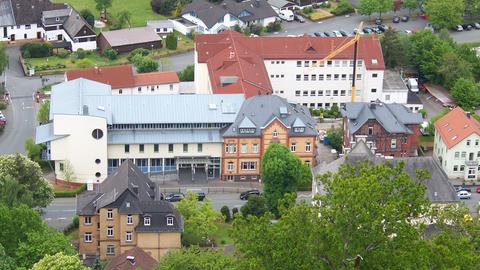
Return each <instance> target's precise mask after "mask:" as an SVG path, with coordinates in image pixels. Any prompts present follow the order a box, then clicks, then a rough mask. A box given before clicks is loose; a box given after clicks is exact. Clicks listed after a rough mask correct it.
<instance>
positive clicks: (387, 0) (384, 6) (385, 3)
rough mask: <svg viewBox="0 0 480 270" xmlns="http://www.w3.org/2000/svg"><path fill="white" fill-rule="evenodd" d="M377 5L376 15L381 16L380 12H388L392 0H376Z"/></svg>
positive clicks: (390, 8)
mask: <svg viewBox="0 0 480 270" xmlns="http://www.w3.org/2000/svg"><path fill="white" fill-rule="evenodd" d="M376 2H377V7H376V9H375V11H376V12H378V17H379V18H380V19H381V18H382V13H385V12H388V11H390V10H392V8H393V0H376Z"/></svg>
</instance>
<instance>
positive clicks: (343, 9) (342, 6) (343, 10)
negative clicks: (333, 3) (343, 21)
mask: <svg viewBox="0 0 480 270" xmlns="http://www.w3.org/2000/svg"><path fill="white" fill-rule="evenodd" d="M331 12H332V14H334V15H337V16H339V15H344V14H350V13H353V12H355V9H354V8H353V6H352V5H351V4H350V3H349V2H348V1H347V0H341V1H340V3H338V5H337V7H336V8H334V9H333V10H332V11H331Z"/></svg>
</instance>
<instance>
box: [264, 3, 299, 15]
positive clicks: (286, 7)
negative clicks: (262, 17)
mask: <svg viewBox="0 0 480 270" xmlns="http://www.w3.org/2000/svg"><path fill="white" fill-rule="evenodd" d="M267 2H268V4H269V5H270V6H272V8H273V10H275V12H277V13H280V10H294V9H295V7H296V5H295V4H294V3H292V2H289V1H287V0H267Z"/></svg>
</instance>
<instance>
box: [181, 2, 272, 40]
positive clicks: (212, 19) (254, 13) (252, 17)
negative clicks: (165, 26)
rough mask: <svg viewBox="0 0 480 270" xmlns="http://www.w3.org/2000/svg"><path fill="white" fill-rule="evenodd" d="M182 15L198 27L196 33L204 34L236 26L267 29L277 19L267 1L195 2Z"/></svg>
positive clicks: (186, 7)
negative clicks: (256, 25) (254, 26)
mask: <svg viewBox="0 0 480 270" xmlns="http://www.w3.org/2000/svg"><path fill="white" fill-rule="evenodd" d="M180 15H181V17H183V18H184V19H185V20H187V21H189V22H191V23H193V24H195V25H197V29H196V31H197V32H199V33H203V34H215V33H219V32H222V31H224V30H227V29H230V28H231V27H233V26H235V25H238V26H240V27H245V26H249V25H252V24H258V25H261V26H263V27H265V26H267V25H268V24H270V23H272V22H275V20H276V17H277V13H276V12H275V11H274V10H273V9H272V7H271V6H270V5H269V4H268V2H267V1H266V0H247V1H241V2H237V1H235V0H224V1H222V2H220V3H212V2H210V1H207V0H193V1H192V2H191V3H190V4H188V5H187V6H185V8H184V9H183V10H182V12H181V14H180Z"/></svg>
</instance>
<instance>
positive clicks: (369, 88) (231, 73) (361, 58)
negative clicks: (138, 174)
mask: <svg viewBox="0 0 480 270" xmlns="http://www.w3.org/2000/svg"><path fill="white" fill-rule="evenodd" d="M350 39H351V38H347V37H343V38H337V37H311V36H307V35H305V36H301V37H246V36H244V35H242V34H239V33H237V32H234V31H224V32H222V33H221V34H216V35H199V36H197V37H196V39H195V87H196V89H197V91H198V92H205V93H242V94H244V95H245V96H246V97H251V96H256V95H259V94H270V93H271V94H275V95H278V96H280V97H283V98H286V99H287V100H288V101H289V102H294V103H297V104H301V105H303V106H306V107H309V108H317V109H318V108H330V107H331V106H332V105H333V104H336V105H338V106H339V107H340V105H341V104H344V103H347V102H351V101H352V93H351V85H352V80H353V66H354V62H353V46H351V47H349V48H347V49H346V50H344V51H342V52H340V53H339V54H337V55H336V56H335V57H333V58H332V59H330V60H328V61H324V62H322V61H320V60H321V59H323V58H325V57H326V56H327V55H329V54H330V53H331V52H332V51H334V50H335V49H337V48H339V47H340V46H342V45H343V44H345V43H346V42H348V41H349V40H350ZM357 59H358V60H357V65H356V75H355V80H356V93H354V95H355V102H370V101H374V100H377V99H378V100H383V98H384V93H383V76H384V70H385V65H384V62H383V56H382V49H381V46H380V41H379V39H378V38H377V37H376V36H368V37H361V38H360V40H359V42H358V58H357ZM398 94H399V95H401V97H400V98H403V99H405V101H403V102H402V103H406V102H407V100H406V99H407V95H406V92H405V93H398ZM394 95H396V92H392V93H389V98H391V99H392V100H397V98H396V97H395V96H394Z"/></svg>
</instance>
